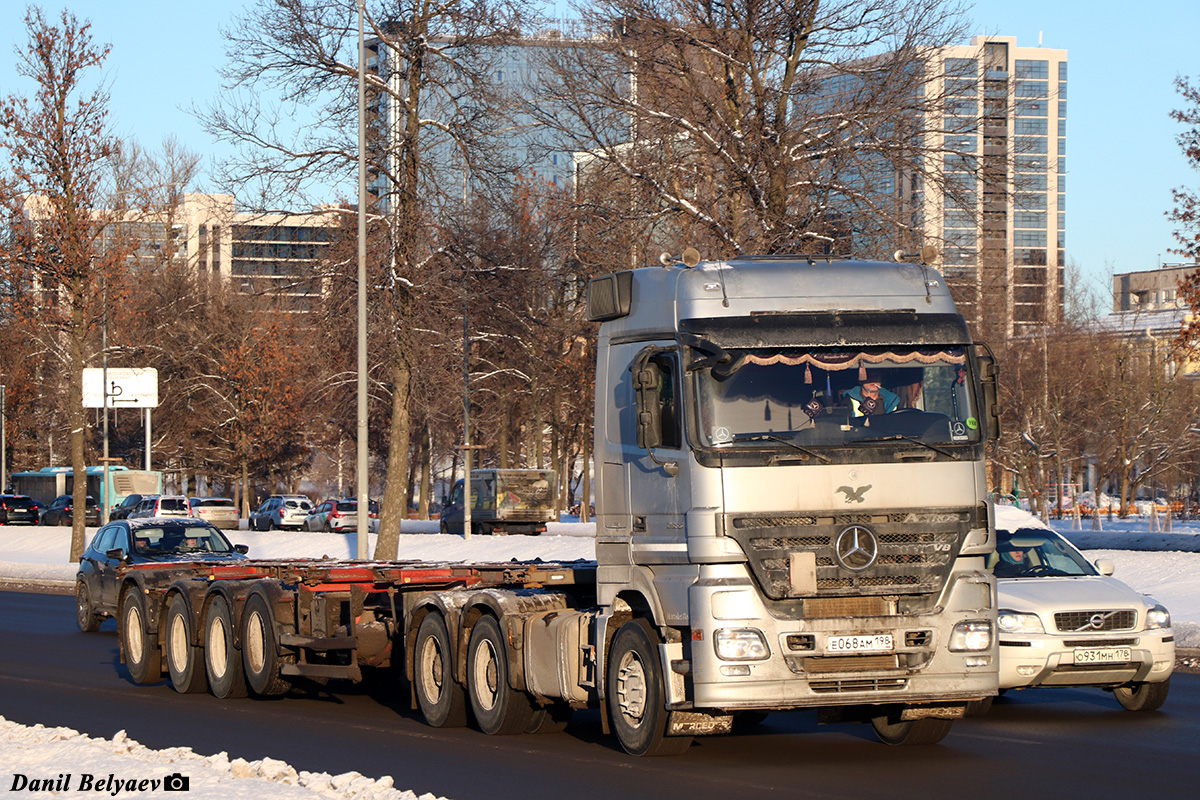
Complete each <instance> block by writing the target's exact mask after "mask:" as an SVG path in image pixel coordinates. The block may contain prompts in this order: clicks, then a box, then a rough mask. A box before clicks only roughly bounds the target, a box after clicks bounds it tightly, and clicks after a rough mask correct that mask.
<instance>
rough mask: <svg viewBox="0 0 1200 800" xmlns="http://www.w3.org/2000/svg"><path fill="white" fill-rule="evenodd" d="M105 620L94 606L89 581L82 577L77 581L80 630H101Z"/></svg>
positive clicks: (77, 607) (76, 619) (87, 631)
mask: <svg viewBox="0 0 1200 800" xmlns="http://www.w3.org/2000/svg"><path fill="white" fill-rule="evenodd" d="M103 620H104V618H103V617H101V616H100V615H99V614H97V613H96V609H95V608H93V607H92V593H91V591H89V590H88V586H87V581H84V580H82V579H80V580H78V581H76V582H75V621H76V622H78V623H79V630H81V631H83V632H84V633H95V632H96V631H98V630H100V623H101V622H102V621H103Z"/></svg>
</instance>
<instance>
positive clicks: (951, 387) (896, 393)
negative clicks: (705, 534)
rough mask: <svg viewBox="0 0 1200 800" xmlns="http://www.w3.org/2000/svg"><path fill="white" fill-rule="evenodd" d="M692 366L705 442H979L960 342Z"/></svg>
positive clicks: (782, 352)
mask: <svg viewBox="0 0 1200 800" xmlns="http://www.w3.org/2000/svg"><path fill="white" fill-rule="evenodd" d="M722 361H723V363H719V364H715V365H712V366H702V367H701V368H700V369H696V370H695V371H694V374H695V376H696V377H695V381H696V383H695V385H696V398H697V404H698V406H699V417H698V419H699V436H700V442H701V444H702V446H704V447H710V448H719V449H726V448H739V449H740V448H755V447H761V448H773V449H779V448H780V447H781V446H785V445H786V446H790V447H793V448H796V449H805V450H808V451H811V449H812V448H822V447H840V446H859V445H867V444H872V443H878V442H892V441H894V442H897V443H900V446H903V447H912V446H923V447H927V448H929V449H933V450H938V451H939V452H944V453H949V451H947V450H945V448H946V447H947V446H951V445H958V444H968V443H973V442H978V441H979V440H980V438H981V431H980V425H979V418H978V415H977V412H976V409H975V401H974V396H973V393H972V391H971V385H972V384H971V375H970V366H969V364H968V358H967V350H966V348H965V347H940V348H932V349H914V348H886V347H877V348H865V349H854V348H847V349H835V348H811V349H801V348H789V349H779V350H728V351H726V354H725V358H724V359H722Z"/></svg>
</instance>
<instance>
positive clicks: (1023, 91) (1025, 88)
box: [1013, 81, 1049, 97]
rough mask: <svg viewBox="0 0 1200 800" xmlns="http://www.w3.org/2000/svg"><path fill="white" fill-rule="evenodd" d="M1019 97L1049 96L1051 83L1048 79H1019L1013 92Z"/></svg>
mask: <svg viewBox="0 0 1200 800" xmlns="http://www.w3.org/2000/svg"><path fill="white" fill-rule="evenodd" d="M1013 93H1014V94H1015V95H1016V96H1017V97H1047V96H1049V84H1047V83H1046V81H1017V86H1016V89H1015V90H1014V92H1013Z"/></svg>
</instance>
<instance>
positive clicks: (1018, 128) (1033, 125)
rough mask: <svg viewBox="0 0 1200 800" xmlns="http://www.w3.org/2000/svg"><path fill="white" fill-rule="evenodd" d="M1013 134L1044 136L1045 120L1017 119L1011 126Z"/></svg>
mask: <svg viewBox="0 0 1200 800" xmlns="http://www.w3.org/2000/svg"><path fill="white" fill-rule="evenodd" d="M1013 132H1014V133H1016V134H1017V135H1018V136H1045V135H1046V120H1044V119H1019V120H1017V121H1016V122H1015V123H1014V125H1013Z"/></svg>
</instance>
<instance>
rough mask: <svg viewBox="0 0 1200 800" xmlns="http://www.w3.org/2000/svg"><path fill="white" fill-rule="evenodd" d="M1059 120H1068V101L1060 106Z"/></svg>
mask: <svg viewBox="0 0 1200 800" xmlns="http://www.w3.org/2000/svg"><path fill="white" fill-rule="evenodd" d="M1058 118H1059V119H1060V120H1063V119H1066V118H1067V101H1066V100H1063V101H1062V102H1061V103H1059V104H1058ZM1059 124H1060V125H1061V124H1062V123H1061V122H1060V123H1059Z"/></svg>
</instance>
